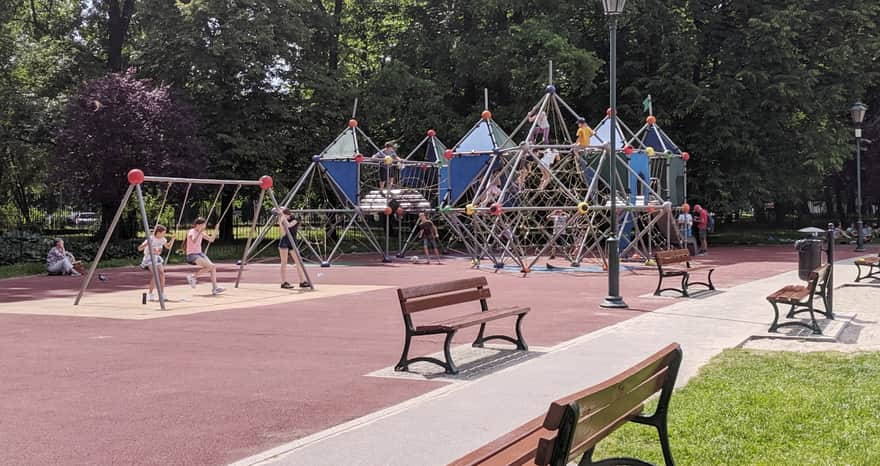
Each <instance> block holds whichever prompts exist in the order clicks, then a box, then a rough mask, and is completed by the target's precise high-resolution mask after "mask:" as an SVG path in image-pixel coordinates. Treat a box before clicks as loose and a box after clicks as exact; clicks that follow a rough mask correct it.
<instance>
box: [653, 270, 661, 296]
mask: <svg viewBox="0 0 880 466" xmlns="http://www.w3.org/2000/svg"><path fill="white" fill-rule="evenodd" d="M662 287H663V272H660V281H659V282H657V289H656V290H654V296H660V289H661V288H662Z"/></svg>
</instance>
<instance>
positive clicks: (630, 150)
mask: <svg viewBox="0 0 880 466" xmlns="http://www.w3.org/2000/svg"><path fill="white" fill-rule="evenodd" d="M623 153H624V154H626V155H632V153H633V148H632V146H625V147H624V148H623Z"/></svg>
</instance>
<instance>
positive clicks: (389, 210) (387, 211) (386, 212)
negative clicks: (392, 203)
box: [385, 207, 394, 215]
mask: <svg viewBox="0 0 880 466" xmlns="http://www.w3.org/2000/svg"><path fill="white" fill-rule="evenodd" d="M391 212H394V211H393V210H391V207H386V208H385V215H391Z"/></svg>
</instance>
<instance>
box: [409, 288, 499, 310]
mask: <svg viewBox="0 0 880 466" xmlns="http://www.w3.org/2000/svg"><path fill="white" fill-rule="evenodd" d="M490 297H492V292H491V291H489V288H480V289H476V288H474V289H471V290H467V291H461V292H458V293H449V294H442V295H439V296H431V297H428V298H420V299H407V300H406V301H402V302H401V303H400V307H401V308H402V309H403V312H405V313H407V314H412V313H413V312H420V311H427V310H429V309H436V308H438V307H444V306H452V305H455V304H461V303H468V302H471V301H479V300H481V299H487V298H490Z"/></svg>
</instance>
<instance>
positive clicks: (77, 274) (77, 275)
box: [70, 270, 82, 277]
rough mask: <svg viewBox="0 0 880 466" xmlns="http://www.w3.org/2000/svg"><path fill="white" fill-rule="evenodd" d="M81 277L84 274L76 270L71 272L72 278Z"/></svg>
mask: <svg viewBox="0 0 880 466" xmlns="http://www.w3.org/2000/svg"><path fill="white" fill-rule="evenodd" d="M80 275H82V274H81V273H79V272H77V271H76V270H73V271H71V272H70V276H71V277H79V276H80Z"/></svg>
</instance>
